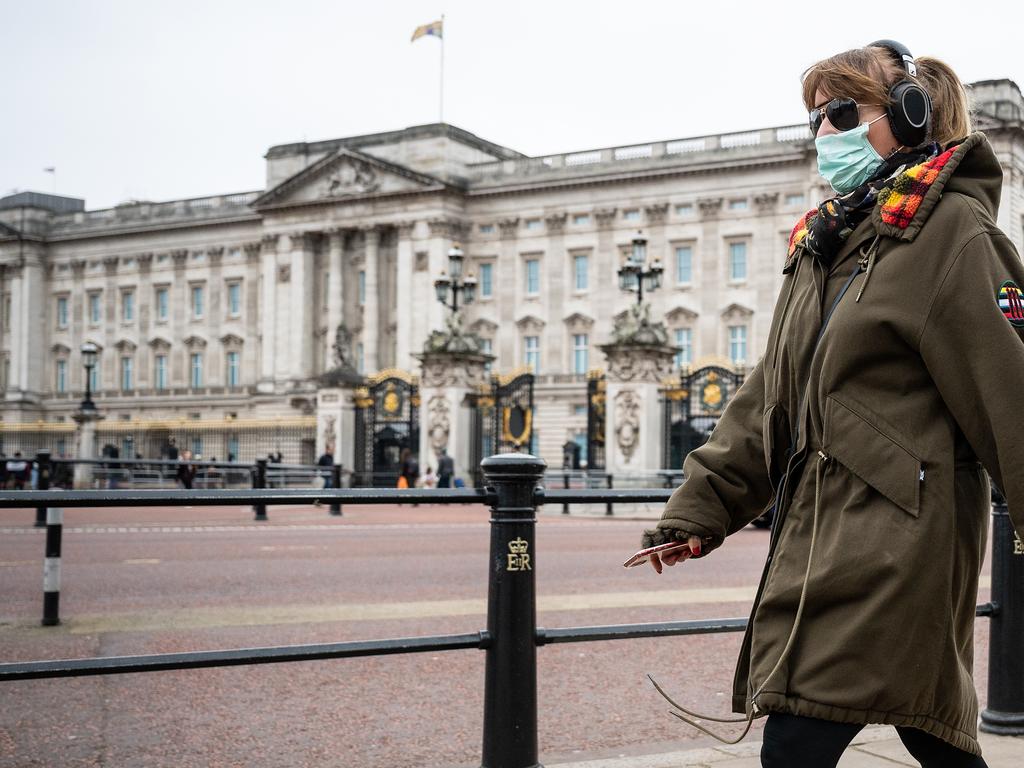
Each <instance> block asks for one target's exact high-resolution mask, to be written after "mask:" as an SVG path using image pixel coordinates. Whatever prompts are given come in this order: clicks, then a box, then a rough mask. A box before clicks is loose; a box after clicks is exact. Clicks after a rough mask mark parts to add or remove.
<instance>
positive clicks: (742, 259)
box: [729, 243, 747, 282]
mask: <svg viewBox="0 0 1024 768" xmlns="http://www.w3.org/2000/svg"><path fill="white" fill-rule="evenodd" d="M729 279H730V280H732V281H734V282H740V281H743V280H746V279H747V244H746V243H729Z"/></svg>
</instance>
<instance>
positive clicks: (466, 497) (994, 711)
mask: <svg viewBox="0 0 1024 768" xmlns="http://www.w3.org/2000/svg"><path fill="white" fill-rule="evenodd" d="M481 468H482V471H483V476H484V478H485V487H484V488H479V489H476V488H464V489H409V490H397V489H369V488H360V489H330V490H327V489H323V490H315V489H265V490H247V491H235V490H209V489H203V490H193V491H166V490H164V491H145V490H122V491H117V492H113V493H112V492H109V491H75V492H52V491H25V492H10V493H6V494H3V495H0V508H11V507H32V506H43V507H44V508H45V509H47V515H48V530H47V560H46V569H45V572H46V578H45V581H46V589H44V622H43V623H44V624H53V623H57V622H58V621H59V617H58V616H56V615H55V614H53V613H50V614H48V613H47V611H51V612H52V611H55V610H56V606H57V604H58V602H57V599H56V598H55V597H54V595H53V591H52V590H51V589H50V587H53V586H54V585H55V584H56V585H57V586H58V588H59V573H60V561H59V555H60V538H61V522H62V520H61V509H62V508H65V507H92V506H119V507H133V506H177V505H179V504H190V505H198V504H206V505H215V506H216V505H237V504H244V505H250V504H251V505H254V506H256V507H257V508H258V507H259V506H261V505H262V506H265V505H290V504H309V503H313V502H316V501H321V502H328V501H329V502H332V503H337V504H341V503H346V504H392V503H423V504H430V503H432V504H479V503H483V504H487V505H488V506H490V508H491V519H490V522H491V536H490V554H489V559H488V599H487V628H486V629H485V630H480V631H479V632H476V633H471V634H456V635H436V636H423V637H405V638H389V639H384V640H369V641H356V642H344V643H323V644H316V645H299V646H276V647H268V648H240V649H232V650H221V651H200V652H191V653H171V654H156V655H148V656H117V657H107V658H95V659H67V660H56V661H31V662H20V663H9V664H0V682H2V681H10V680H31V679H40V678H55V677H78V676H91V675H107V674H122V673H133V672H152V671H161V670H176V669H200V668H208V667H221V666H236V665H244V664H271V663H281V662H287V661H311V660H317V659H337V658H352V657H357V656H376V655H386V654H396V653H421V652H436V651H442V650H462V649H469V648H478V649H482V650H484V651H485V653H486V665H485V666H486V672H485V683H484V728H483V731H484V733H483V757H482V765H483V766H485V767H486V768H498V767H499V766H500V767H501V768H527V767H528V766H536V765H538V760H537V757H538V747H537V666H536V649H537V647H538V646H542V645H546V644H550V643H569V642H588V641H599V640H611V639H629V638H641V637H667V636H678V635H694V634H709V633H720V632H736V631H741V630H743V629H744V628H745V627H746V624H747V620H746V619H745V618H727V619H711V620H702V621H674V622H655V623H645V624H623V625H606V626H590V627H566V628H555V629H548V628H538V627H537V626H536V617H537V611H536V594H535V579H534V571H533V567H534V565H535V559H536V554H537V553H536V551H535V550H534V548H533V544H534V532H535V527H536V507H537V506H538V505H542V504H545V503H548V504H551V503H554V504H559V503H618V502H664V501H666V500H667V499H668V496H669V494H670V491H668V490H664V489H638V490H588V489H569V490H565V489H544V488H542V487H540V480H541V478H542V477H543V474H544V469H545V465H544V462H543V461H542V460H540V459H537V458H534V457H533V456H528V455H524V454H504V455H500V456H492V457H490V458H488V459H485V460H484V461H483V463H482V464H481ZM58 505H59V506H58ZM992 515H993V530H992V551H993V564H992V599H991V601H990V602H988V603H984V604H982V605H979V606H977V610H976V613H977V615H979V616H985V617H988V618H990V619H991V622H992V623H991V632H990V640H989V672H988V674H989V678H988V708H987V709H986V710H985V711H984V712H983V713H982V724H981V727H982V729H983V730H986V731H990V732H994V733H1002V734H1014V735H1024V556H1020V555H1024V546H1022V545H1021V543H1020V541H1019V540H1018V539H1016V538H1015V536H1014V532H1013V528H1012V526H1011V524H1010V520H1009V515H1008V511H1007V508H1006V503H1005V501H1004V500H1003V499H1002V498H1001V497H997V498H994V504H993V513H992ZM58 596H59V592H58Z"/></svg>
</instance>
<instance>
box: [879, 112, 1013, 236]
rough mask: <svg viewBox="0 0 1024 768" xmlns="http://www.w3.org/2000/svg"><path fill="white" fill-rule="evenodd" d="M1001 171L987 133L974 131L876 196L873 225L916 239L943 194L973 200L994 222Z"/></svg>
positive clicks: (881, 231)
mask: <svg viewBox="0 0 1024 768" xmlns="http://www.w3.org/2000/svg"><path fill="white" fill-rule="evenodd" d="M1002 183H1003V171H1002V169H1001V168H1000V166H999V161H998V160H997V159H996V155H995V152H993V151H992V145H991V144H989V143H988V139H987V138H986V137H985V134H984V133H981V132H980V131H976V132H974V133H972V134H971V135H970V136H968V137H967V138H966V139H964V140H963V141H962V142H960V143H958V144H954V145H951V146H950V147H949V148H948V149H946V150H945V151H944V152H942V153H940V154H938V155H937V156H935V157H933V158H932V159H931V160H928V161H927V162H924V163H921V164H920V165H915V166H914V167H912V168H908V169H907V170H906V171H904V172H903V173H901V174H900V175H899V176H897V177H896V178H895V179H894V180H893V183H892V184H891V185H890V186H888V187H886V188H885V189H883V190H882V191H881V192H880V193H879V195H878V201H877V203H876V204H875V210H874V211H873V212H872V220H873V221H874V223H875V230H876V231H877V232H878V234H880V235H882V236H885V237H892V238H896V239H897V240H903V241H906V242H910V241H912V240H913V239H914V238H915V237H917V234H918V232H920V231H921V228H922V227H923V226H924V224H925V222H926V221H927V220H928V217H929V216H930V215H931V213H932V211H933V210H934V209H935V206H936V205H937V204H938V202H939V200H940V199H941V198H942V195H943V194H944V193H945V192H957V193H959V194H962V195H966V196H967V197H971V198H974V199H975V200H977V201H978V203H980V204H981V205H982V206H983V207H984V209H985V210H986V211H987V212H988V214H989V216H991V217H992V219H993V220H995V218H996V215H997V212H998V209H999V194H1000V190H1001V188H1002Z"/></svg>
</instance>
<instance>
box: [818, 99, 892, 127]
mask: <svg viewBox="0 0 1024 768" xmlns="http://www.w3.org/2000/svg"><path fill="white" fill-rule="evenodd" d="M877 106H880V105H878V104H857V102H856V101H854V100H853V99H832V101H830V102H828V103H827V104H825V105H824V106H821V107H815V108H814V109H812V110H811V111H810V112H809V113H808V115H807V119H808V124H809V125H810V126H811V134H812V135H814V136H817V135H818V129H819V128H821V124H822V122H823V121H824V120H825V118H826V117H827V118H828V121H829V122H830V123H832V125H833V127H834V128H835V129H836V130H837V131H850V130H853V129H854V128H856V127H857V126H858V125H860V108H861V107H877Z"/></svg>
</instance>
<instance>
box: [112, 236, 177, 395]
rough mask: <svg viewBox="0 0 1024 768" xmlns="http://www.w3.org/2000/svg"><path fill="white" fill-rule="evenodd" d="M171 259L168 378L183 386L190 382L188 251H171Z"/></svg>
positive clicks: (171, 382)
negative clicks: (186, 271) (186, 351)
mask: <svg viewBox="0 0 1024 768" xmlns="http://www.w3.org/2000/svg"><path fill="white" fill-rule="evenodd" d="M171 260H172V261H173V262H174V280H172V281H171V296H170V309H171V327H170V336H171V338H170V342H171V354H170V360H168V363H169V364H170V371H168V378H169V379H170V385H171V386H172V387H175V386H177V387H181V386H187V384H188V383H189V370H188V368H189V361H188V357H187V356H186V354H185V347H184V345H183V344H182V342H183V341H184V340H185V339H186V338H187V337H188V336H189V333H188V326H187V323H188V312H190V311H191V310H190V306H189V304H190V302H189V296H188V284H187V283H186V282H185V265H186V264H187V263H188V251H187V250H185V249H180V250H176V251H171ZM101 358H102V356H101Z"/></svg>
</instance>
